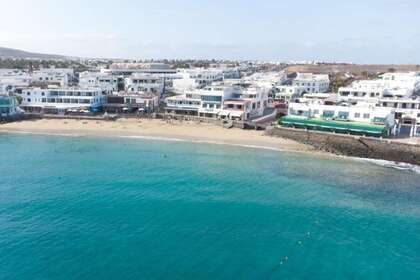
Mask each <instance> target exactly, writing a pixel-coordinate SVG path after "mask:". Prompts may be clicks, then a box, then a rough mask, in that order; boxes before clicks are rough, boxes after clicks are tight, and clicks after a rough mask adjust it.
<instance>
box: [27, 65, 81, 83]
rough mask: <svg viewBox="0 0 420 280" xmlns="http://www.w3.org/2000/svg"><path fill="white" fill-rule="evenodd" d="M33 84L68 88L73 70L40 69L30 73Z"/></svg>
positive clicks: (72, 76) (72, 78) (72, 77)
mask: <svg viewBox="0 0 420 280" xmlns="http://www.w3.org/2000/svg"><path fill="white" fill-rule="evenodd" d="M32 77H33V82H34V83H44V84H56V85H59V86H62V87H65V86H68V85H69V83H70V82H71V81H73V80H74V70H73V69H70V68H42V69H39V70H35V71H33V72H32Z"/></svg>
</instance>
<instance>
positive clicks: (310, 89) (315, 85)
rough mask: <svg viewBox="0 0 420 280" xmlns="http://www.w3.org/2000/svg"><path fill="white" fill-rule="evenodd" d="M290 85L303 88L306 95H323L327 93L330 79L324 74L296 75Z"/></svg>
mask: <svg viewBox="0 0 420 280" xmlns="http://www.w3.org/2000/svg"><path fill="white" fill-rule="evenodd" d="M292 85H293V86H297V87H301V88H303V89H304V91H305V92H307V93H316V92H320V93H323V92H328V91H329V87H330V78H329V76H328V75H325V74H318V75H317V74H313V73H297V76H296V78H295V79H294V80H293V82H292Z"/></svg>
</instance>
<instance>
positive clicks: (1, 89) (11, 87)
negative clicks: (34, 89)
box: [0, 69, 33, 94]
mask: <svg viewBox="0 0 420 280" xmlns="http://www.w3.org/2000/svg"><path fill="white" fill-rule="evenodd" d="M32 79H33V78H32V76H31V75H30V74H28V73H26V72H24V71H22V70H14V69H0V94H6V93H8V92H14V91H15V90H16V89H17V88H22V87H28V86H29V85H30V84H31V83H32Z"/></svg>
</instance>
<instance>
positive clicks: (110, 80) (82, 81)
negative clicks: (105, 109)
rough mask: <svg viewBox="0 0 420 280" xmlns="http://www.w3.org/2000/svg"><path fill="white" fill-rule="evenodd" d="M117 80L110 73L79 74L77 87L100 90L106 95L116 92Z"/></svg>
mask: <svg viewBox="0 0 420 280" xmlns="http://www.w3.org/2000/svg"><path fill="white" fill-rule="evenodd" d="M118 82H119V79H118V77H117V76H114V75H112V74H111V73H104V72H88V71H86V72H82V73H80V74H79V86H80V87H82V88H100V89H102V90H103V91H105V92H106V93H107V94H111V93H113V92H116V91H118Z"/></svg>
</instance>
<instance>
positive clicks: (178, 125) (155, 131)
mask: <svg viewBox="0 0 420 280" xmlns="http://www.w3.org/2000/svg"><path fill="white" fill-rule="evenodd" d="M134 124H136V125H138V124H142V125H143V127H142V128H143V130H139V128H137V129H133V127H132V126H133V125H134ZM59 125H64V128H63V127H60V126H59ZM164 129H166V130H164ZM197 130H198V131H197ZM204 131H206V133H204ZM180 132H189V133H186V134H183V135H182V133H181V134H180ZM191 132H193V133H191ZM0 133H10V134H28V135H53V136H63V137H96V138H117V139H118V138H120V139H140V140H141V139H143V140H156V141H169V142H183V143H197V144H212V145H223V146H230V147H240V148H246V149H258V150H266V151H274V152H287V153H296V154H306V155H310V156H313V157H318V158H331V159H341V160H350V161H359V162H368V163H371V164H375V165H379V166H384V167H389V168H393V169H399V170H407V171H411V172H415V173H418V174H420V167H419V166H417V165H412V164H406V163H398V162H393V161H386V160H381V159H369V158H361V157H354V156H345V155H338V154H335V153H330V152H326V151H322V150H319V149H316V148H315V147H313V146H310V145H307V144H302V143H299V142H297V141H294V140H290V139H286V138H278V137H273V136H268V135H265V134H264V132H263V131H255V130H242V129H237V128H232V129H226V128H223V127H221V126H217V125H214V124H207V123H193V122H185V121H175V122H172V123H170V124H169V123H167V122H165V121H163V120H154V119H152V120H149V119H146V120H145V119H140V120H132V119H121V120H119V121H96V120H95V121H82V120H74V119H70V120H69V119H66V120H57V119H40V120H35V121H33V120H29V121H21V122H15V123H7V124H2V125H0ZM215 133H216V134H215ZM220 133H222V134H220Z"/></svg>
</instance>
